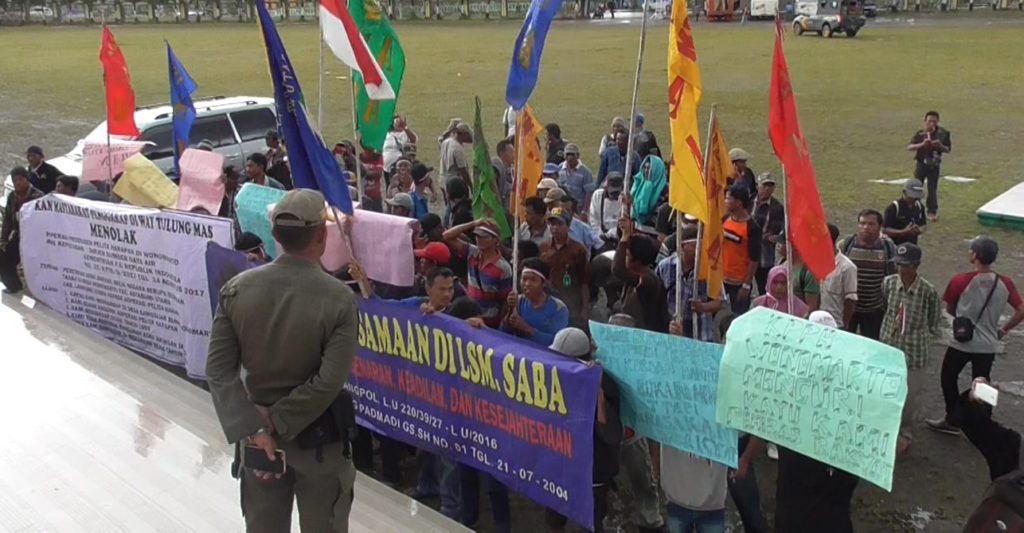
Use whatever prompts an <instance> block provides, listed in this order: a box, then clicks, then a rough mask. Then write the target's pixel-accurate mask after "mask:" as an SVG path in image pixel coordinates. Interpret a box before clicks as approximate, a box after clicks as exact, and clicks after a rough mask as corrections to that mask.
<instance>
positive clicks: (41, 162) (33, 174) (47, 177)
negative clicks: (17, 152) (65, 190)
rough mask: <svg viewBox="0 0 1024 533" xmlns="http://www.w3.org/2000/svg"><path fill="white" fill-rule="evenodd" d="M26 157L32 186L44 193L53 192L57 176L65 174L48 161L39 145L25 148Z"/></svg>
mask: <svg viewBox="0 0 1024 533" xmlns="http://www.w3.org/2000/svg"><path fill="white" fill-rule="evenodd" d="M25 159H28V168H29V169H30V173H29V177H28V180H29V181H30V182H32V186H33V187H35V188H36V189H39V190H40V191H42V193H43V194H49V193H51V192H53V190H54V189H56V188H57V178H59V177H61V176H63V175H64V173H63V172H61V171H59V170H57V167H55V166H53V165H51V164H49V163H47V162H46V159H45V156H43V149H42V148H40V147H38V146H29V147H28V150H25Z"/></svg>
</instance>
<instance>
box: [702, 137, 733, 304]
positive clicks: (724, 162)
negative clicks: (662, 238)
mask: <svg viewBox="0 0 1024 533" xmlns="http://www.w3.org/2000/svg"><path fill="white" fill-rule="evenodd" d="M707 149H708V151H709V152H710V154H709V157H708V166H707V167H706V168H705V169H704V174H705V175H706V176H707V182H706V183H707V207H708V221H707V222H705V223H704V236H703V239H702V241H701V250H700V279H701V280H704V281H706V282H707V284H708V296H709V297H711V298H718V297H719V296H720V293H721V292H722V281H723V280H724V279H725V265H724V263H723V262H722V239H724V235H723V231H722V219H723V218H724V217H725V189H726V188H727V187H728V179H729V175H730V173H731V172H732V161H730V160H729V146H728V145H726V144H725V137H723V136H722V129H721V128H720V127H719V125H718V119H717V118H716V119H715V121H714V125H712V126H711V140H710V141H708V147H707Z"/></svg>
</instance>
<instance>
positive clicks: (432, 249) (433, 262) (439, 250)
mask: <svg viewBox="0 0 1024 533" xmlns="http://www.w3.org/2000/svg"><path fill="white" fill-rule="evenodd" d="M413 253H414V254H415V255H416V259H417V271H418V272H419V273H418V274H417V276H416V286H417V287H418V292H419V295H420V296H426V294H427V285H426V275H427V273H428V272H430V271H432V270H434V269H435V268H440V267H447V268H450V267H451V262H452V252H451V249H450V248H448V245H447V244H445V243H443V242H431V243H427V245H426V246H424V247H423V248H419V249H417V250H415V251H413ZM454 284H455V298H461V297H462V296H465V295H466V287H465V286H464V285H463V284H462V282H460V281H459V279H458V278H455V279H454Z"/></svg>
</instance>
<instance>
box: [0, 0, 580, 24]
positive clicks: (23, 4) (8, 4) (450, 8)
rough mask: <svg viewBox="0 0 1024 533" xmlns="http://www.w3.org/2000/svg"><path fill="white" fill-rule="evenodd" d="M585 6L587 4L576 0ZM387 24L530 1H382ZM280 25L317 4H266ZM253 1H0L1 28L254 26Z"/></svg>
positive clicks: (312, 13)
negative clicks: (216, 23) (233, 23)
mask: <svg viewBox="0 0 1024 533" xmlns="http://www.w3.org/2000/svg"><path fill="white" fill-rule="evenodd" d="M580 1H585V0H580ZM381 6H382V8H383V9H384V10H385V11H386V12H387V13H388V16H389V18H391V19H403V20H404V19H425V18H434V19H442V18H444V19H452V18H454V19H457V18H503V17H509V18H522V17H523V16H524V15H525V13H526V11H527V9H528V8H529V6H530V2H529V1H528V0H384V1H382V2H381ZM267 7H268V8H269V9H270V12H271V14H273V15H274V17H275V18H277V19H278V20H292V21H299V22H302V21H312V20H316V19H317V16H318V10H317V1H316V0H290V1H280V0H268V1H267ZM583 12H584V11H583V10H582V9H581V8H580V7H579V6H578V5H577V4H576V3H574V2H573V1H569V0H566V1H564V2H563V6H562V15H563V16H566V17H572V16H576V15H577V14H580V13H583ZM255 14H256V6H255V2H254V1H253V0H181V1H170V2H169V1H166V0H144V1H137V2H130V1H121V0H107V1H97V0H63V1H62V0H56V1H54V0H0V24H5V25H24V24H103V23H111V24H124V23H202V22H210V21H239V22H247V21H253V20H255Z"/></svg>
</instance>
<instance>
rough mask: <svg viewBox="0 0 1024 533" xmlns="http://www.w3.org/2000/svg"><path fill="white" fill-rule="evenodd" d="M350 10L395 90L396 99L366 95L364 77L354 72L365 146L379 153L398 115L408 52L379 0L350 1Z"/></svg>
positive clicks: (357, 105)
mask: <svg viewBox="0 0 1024 533" xmlns="http://www.w3.org/2000/svg"><path fill="white" fill-rule="evenodd" d="M348 9H349V11H350V12H351V13H352V18H353V19H354V20H355V21H356V25H357V26H359V32H360V33H362V34H363V38H364V39H366V44H367V46H368V47H369V49H370V53H371V54H373V57H375V58H376V59H377V63H378V64H379V65H380V68H381V70H383V71H384V76H385V77H387V79H388V82H389V83H391V88H392V89H394V91H395V99H394V100H371V99H370V97H369V96H367V94H366V86H365V84H364V83H363V77H362V76H360V75H359V74H358V73H353V74H354V77H355V79H354V80H353V81H354V82H355V84H356V87H358V88H359V93H358V95H357V96H356V110H357V111H358V114H357V115H356V122H357V126H358V128H359V135H360V137H361V138H362V142H363V144H364V145H365V146H368V147H370V148H373V149H374V150H377V151H378V152H379V151H381V150H382V149H383V148H384V137H385V136H386V135H387V133H388V128H389V127H390V126H391V119H392V118H393V117H394V116H395V106H396V105H397V104H398V93H399V89H400V88H401V86H402V76H403V75H405V51H404V50H402V44H401V43H400V42H398V34H396V33H395V30H394V28H392V27H391V23H389V22H388V17H387V14H386V13H385V12H384V8H383V7H381V5H380V4H379V3H378V2H377V0H351V1H350V2H349V4H348Z"/></svg>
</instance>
